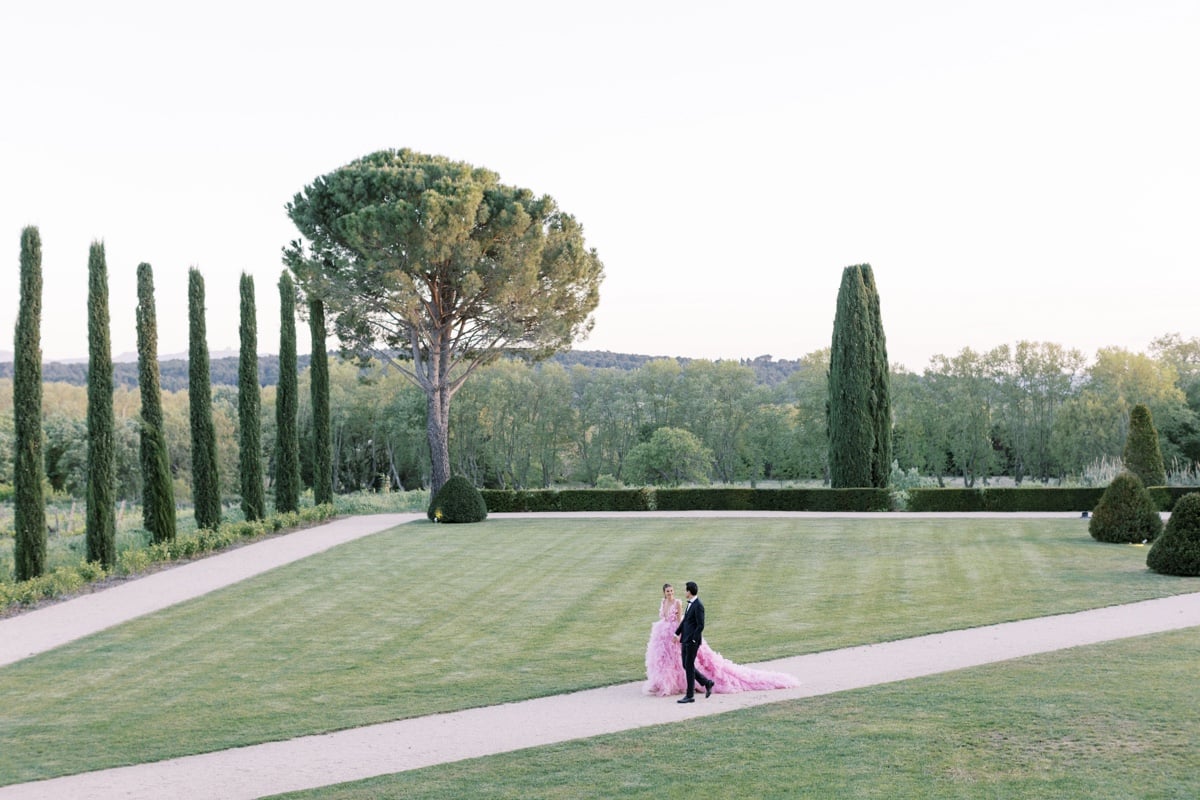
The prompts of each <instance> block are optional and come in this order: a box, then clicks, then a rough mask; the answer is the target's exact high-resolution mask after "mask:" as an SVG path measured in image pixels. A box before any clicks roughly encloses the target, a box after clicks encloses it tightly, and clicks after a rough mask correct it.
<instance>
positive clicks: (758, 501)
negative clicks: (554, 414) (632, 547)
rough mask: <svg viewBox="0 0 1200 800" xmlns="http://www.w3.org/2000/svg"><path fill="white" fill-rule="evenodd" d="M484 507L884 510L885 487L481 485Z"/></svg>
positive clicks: (507, 509)
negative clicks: (528, 488) (513, 487)
mask: <svg viewBox="0 0 1200 800" xmlns="http://www.w3.org/2000/svg"><path fill="white" fill-rule="evenodd" d="M480 494H482V495H483V499H484V502H486V503H487V507H488V511H491V512H495V513H503V512H531V511H532V512H537V511H887V510H889V509H890V508H891V495H890V493H889V492H888V490H887V489H740V488H722V489H657V490H655V489H563V490H561V491H555V490H553V489H542V490H536V491H521V490H507V489H484V490H483V491H482V492H480Z"/></svg>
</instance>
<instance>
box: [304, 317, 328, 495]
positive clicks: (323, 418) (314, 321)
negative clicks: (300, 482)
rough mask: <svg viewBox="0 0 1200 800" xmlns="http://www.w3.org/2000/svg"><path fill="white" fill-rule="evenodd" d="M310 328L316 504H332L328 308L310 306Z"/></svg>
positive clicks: (314, 490) (314, 493) (310, 373)
mask: <svg viewBox="0 0 1200 800" xmlns="http://www.w3.org/2000/svg"><path fill="white" fill-rule="evenodd" d="M308 325H309V330H310V332H311V333H312V357H311V360H310V361H309V377H310V379H311V381H310V383H311V388H312V413H313V501H314V502H315V503H316V504H317V505H321V504H322V503H332V502H333V440H332V437H331V431H330V429H331V427H332V426H331V423H330V416H329V355H328V353H327V352H326V350H325V304H324V303H323V302H322V301H321V300H310V301H309V302H308Z"/></svg>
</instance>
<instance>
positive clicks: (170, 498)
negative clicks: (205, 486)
mask: <svg viewBox="0 0 1200 800" xmlns="http://www.w3.org/2000/svg"><path fill="white" fill-rule="evenodd" d="M137 281H138V305H137V337H138V341H137V347H138V384H139V389H140V390H141V400H142V424H141V427H140V429H139V455H140V459H141V466H142V524H143V525H144V526H145V528H146V530H148V531H150V538H151V540H152V541H155V542H169V541H171V540H172V539H174V538H175V486H174V484H173V483H172V482H171V462H170V456H169V455H168V451H167V441H166V434H165V432H164V428H163V410H162V390H161V388H160V385H159V370H158V314H157V312H156V310H155V301H154V272H153V270H152V269H151V267H150V265H149V264H147V263H146V262H144V261H143V262H142V263H141V264H138V268H137Z"/></svg>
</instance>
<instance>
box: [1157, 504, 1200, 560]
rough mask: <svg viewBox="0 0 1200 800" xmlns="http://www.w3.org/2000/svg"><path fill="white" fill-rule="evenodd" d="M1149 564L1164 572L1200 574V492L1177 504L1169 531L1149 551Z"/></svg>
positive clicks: (1168, 526)
mask: <svg viewBox="0 0 1200 800" xmlns="http://www.w3.org/2000/svg"><path fill="white" fill-rule="evenodd" d="M1146 566H1147V567H1149V568H1150V569H1152V570H1154V571H1155V572H1161V573H1162V574H1163V575H1185V576H1200V493H1197V492H1192V493H1191V494H1185V495H1184V496H1183V497H1181V498H1179V501H1178V502H1177V503H1175V508H1174V509H1173V510H1172V511H1171V518H1170V519H1169V520H1167V527H1166V530H1164V531H1163V534H1162V536H1159V537H1158V539H1156V540H1155V541H1154V546H1153V547H1151V548H1150V552H1149V553H1147V554H1146Z"/></svg>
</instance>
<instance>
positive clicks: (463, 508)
mask: <svg viewBox="0 0 1200 800" xmlns="http://www.w3.org/2000/svg"><path fill="white" fill-rule="evenodd" d="M487 515H488V509H487V503H486V502H485V501H484V499H483V495H481V494H480V493H479V490H478V489H476V488H475V484H473V483H471V482H470V481H469V480H467V479H466V478H464V477H463V476H461V475H455V476H453V477H452V478H450V480H448V481H446V482H445V483H444V484H443V485H442V488H440V489H438V490H437V493H436V494H435V495H434V496H433V497H432V498H431V499H430V500H429V510H428V511H427V512H426V516H428V517H429V519H430V520H431V521H432V522H446V523H455V522H457V523H471V522H483V521H484V520H485V519H487Z"/></svg>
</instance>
